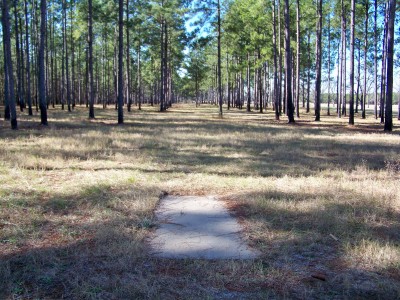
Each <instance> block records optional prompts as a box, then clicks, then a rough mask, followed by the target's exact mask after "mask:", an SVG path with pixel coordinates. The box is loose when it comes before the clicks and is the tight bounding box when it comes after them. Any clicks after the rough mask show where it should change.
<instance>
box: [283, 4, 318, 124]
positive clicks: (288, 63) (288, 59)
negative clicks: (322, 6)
mask: <svg viewBox="0 0 400 300" xmlns="http://www.w3.org/2000/svg"><path fill="white" fill-rule="evenodd" d="M320 1H321V0H320ZM284 14H285V82H286V93H285V94H286V105H287V115H288V122H289V123H294V115H293V114H294V107H293V100H292V56H291V55H290V14H289V0H285V13H284Z"/></svg>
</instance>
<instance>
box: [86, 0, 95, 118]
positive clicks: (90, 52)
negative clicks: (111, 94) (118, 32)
mask: <svg viewBox="0 0 400 300" xmlns="http://www.w3.org/2000/svg"><path fill="white" fill-rule="evenodd" d="M87 68H88V72H87V81H88V82H87V85H88V89H87V90H88V102H89V118H90V119H94V83H93V6H92V0H88V66H87Z"/></svg>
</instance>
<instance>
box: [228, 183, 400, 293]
mask: <svg viewBox="0 0 400 300" xmlns="http://www.w3.org/2000/svg"><path fill="white" fill-rule="evenodd" d="M340 194H341V195H343V196H345V195H351V197H354V191H351V190H346V189H344V190H342V191H341V192H340ZM321 196H323V198H324V200H322V199H321ZM337 196H338V195H337V194H336V193H335V194H334V193H330V192H328V193H322V194H317V195H316V194H314V193H307V192H287V193H286V192H280V191H265V192H254V193H244V194H241V195H236V196H235V201H233V200H232V199H230V198H229V197H227V198H226V199H225V200H226V201H227V203H228V207H230V208H231V209H232V212H233V214H234V215H236V216H237V217H238V218H240V219H242V220H244V221H245V224H247V226H246V227H247V228H250V232H247V234H248V235H249V236H250V237H249V239H250V242H251V244H252V245H253V246H254V247H256V248H258V249H260V250H261V252H262V253H263V257H262V260H263V263H265V264H267V265H269V266H272V267H274V268H277V269H280V270H284V271H285V272H289V273H291V274H292V275H290V276H293V277H295V278H297V280H298V282H299V285H298V286H297V287H296V286H295V287H290V289H291V290H292V292H293V293H296V290H297V291H302V290H303V291H307V293H308V297H310V298H326V297H344V298H348V297H350V298H354V297H356V298H357V297H361V298H382V299H394V298H398V297H399V296H400V288H399V287H400V276H398V274H399V272H400V265H399V263H398V261H397V258H398V256H397V257H396V256H394V257H392V260H391V261H389V260H385V259H382V258H380V254H378V253H379V251H385V250H386V249H387V245H391V247H393V248H392V250H391V249H389V250H391V251H399V247H400V234H399V232H400V213H399V212H398V211H393V208H392V207H391V206H390V205H389V204H387V205H378V203H381V202H380V200H379V199H369V200H368V201H366V200H365V199H363V198H361V199H362V200H358V201H355V200H354V199H348V200H346V198H344V199H343V201H338V200H335V199H337ZM356 197H357V196H356ZM364 200H365V201H364ZM313 202H315V206H314V205H311V203H313ZM321 202H322V203H321ZM304 203H305V204H304ZM369 245H372V248H368V247H369ZM356 249H360V250H357V251H358V252H356V254H354V253H352V250H356ZM393 249H397V250H393ZM300 297H301V298H302V296H300Z"/></svg>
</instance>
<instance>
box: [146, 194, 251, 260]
mask: <svg viewBox="0 0 400 300" xmlns="http://www.w3.org/2000/svg"><path fill="white" fill-rule="evenodd" d="M156 216H157V219H158V222H159V227H158V228H157V230H156V232H155V236H154V238H152V240H151V241H150V244H151V247H152V250H153V254H154V255H155V256H157V257H163V258H178V259H184V258H191V259H254V258H256V257H257V256H258V253H257V252H256V251H255V250H253V249H251V248H249V247H248V246H247V245H246V244H245V242H244V241H242V239H241V237H240V231H241V230H242V228H241V226H240V224H239V223H238V222H237V220H236V219H235V218H233V217H232V216H231V215H230V214H229V212H228V210H227V209H226V208H225V207H224V205H223V203H222V202H221V201H218V200H217V199H215V198H214V197H198V196H167V197H165V198H163V199H162V200H161V202H160V205H159V207H158V209H157V210H156Z"/></svg>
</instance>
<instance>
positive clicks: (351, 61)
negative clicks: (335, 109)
mask: <svg viewBox="0 0 400 300" xmlns="http://www.w3.org/2000/svg"><path fill="white" fill-rule="evenodd" d="M355 10H356V3H355V0H351V12H350V15H351V21H350V103H349V106H350V111H349V125H354V27H355V24H354V23H355Z"/></svg>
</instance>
